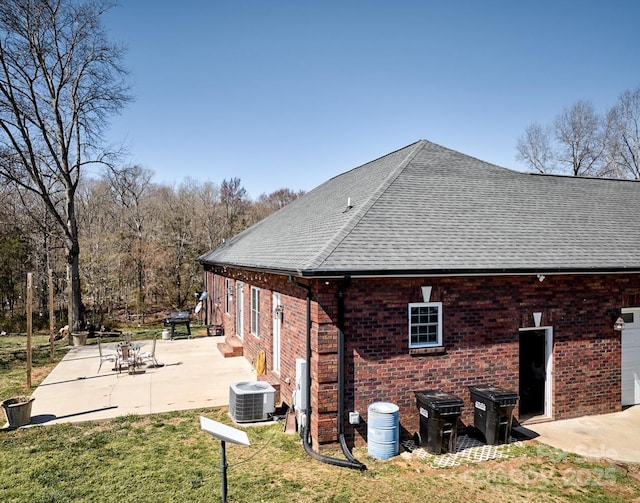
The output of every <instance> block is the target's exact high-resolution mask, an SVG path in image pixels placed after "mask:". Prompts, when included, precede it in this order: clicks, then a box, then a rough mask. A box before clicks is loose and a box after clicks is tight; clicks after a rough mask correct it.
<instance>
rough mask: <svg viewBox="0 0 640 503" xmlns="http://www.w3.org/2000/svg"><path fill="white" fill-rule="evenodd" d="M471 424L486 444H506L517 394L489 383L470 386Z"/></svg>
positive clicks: (509, 434)
mask: <svg viewBox="0 0 640 503" xmlns="http://www.w3.org/2000/svg"><path fill="white" fill-rule="evenodd" d="M469 391H470V392H471V403H472V404H473V425H474V427H475V428H476V430H478V431H479V432H480V433H482V435H483V436H484V438H485V441H486V443H487V444H488V445H496V444H508V443H509V439H510V438H511V423H512V421H513V409H514V408H515V406H516V404H517V403H518V399H519V397H518V394H517V393H514V392H513V391H510V390H507V389H502V388H496V387H495V386H491V385H484V386H470V387H469Z"/></svg>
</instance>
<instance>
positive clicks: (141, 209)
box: [108, 166, 154, 319]
mask: <svg viewBox="0 0 640 503" xmlns="http://www.w3.org/2000/svg"><path fill="white" fill-rule="evenodd" d="M152 177H153V172H152V171H150V170H148V169H144V168H142V167H140V166H130V167H126V168H123V169H121V170H119V171H115V170H113V171H111V172H110V173H109V176H108V179H109V183H110V186H111V194H112V197H113V201H114V202H115V204H116V206H117V207H118V208H119V209H120V222H121V224H122V227H123V229H122V239H121V241H122V244H123V246H125V247H126V251H125V252H126V253H127V256H128V257H129V260H131V261H133V264H132V265H133V268H132V269H133V270H134V271H135V289H136V306H137V310H138V313H137V314H138V316H141V317H142V318H143V319H144V314H145V308H146V306H145V304H146V273H147V262H148V261H149V256H148V253H147V248H148V244H149V236H150V230H149V229H148V227H149V220H152V217H153V209H152V208H151V207H150V206H149V198H150V197H151V195H152V191H153V189H154V186H153V184H151V179H152Z"/></svg>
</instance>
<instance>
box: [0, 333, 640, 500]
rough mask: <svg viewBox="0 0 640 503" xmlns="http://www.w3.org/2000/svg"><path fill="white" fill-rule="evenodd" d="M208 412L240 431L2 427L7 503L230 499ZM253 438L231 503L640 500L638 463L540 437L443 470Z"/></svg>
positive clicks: (269, 430)
mask: <svg viewBox="0 0 640 503" xmlns="http://www.w3.org/2000/svg"><path fill="white" fill-rule="evenodd" d="M2 349H4V348H3V340H0V350H2ZM63 351H64V350H63V349H62V348H61V349H60V352H61V353H62V352H63ZM47 357H48V354H47ZM43 360H45V361H46V360H47V358H44V359H43ZM38 361H39V362H40V363H44V362H42V361H41V359H38ZM21 365H23V362H21V361H20V360H19V359H18V360H14V361H13V363H11V364H10V365H5V366H3V367H0V379H1V380H2V391H3V393H7V392H10V393H15V392H17V391H20V392H24V391H25V390H24V388H20V384H19V383H18V382H17V381H18V380H19V379H17V376H18V375H24V372H21V370H22V369H20V368H19V367H20V366H21ZM45 368H46V367H45ZM5 379H6V380H8V382H14V384H11V385H7V386H5V382H4V381H5ZM3 398H4V397H3ZM200 415H205V416H206V417H209V418H211V419H214V420H217V421H221V422H224V423H226V424H231V421H230V420H229V417H228V414H227V411H226V408H221V409H207V410H200V411H186V412H175V413H167V414H159V415H154V416H127V417H123V418H118V419H114V420H109V421H104V422H87V423H77V424H72V425H53V426H39V427H27V428H20V429H18V430H14V431H2V432H0V501H2V502H3V503H6V502H24V501H28V502H30V503H44V502H76V501H77V502H92V501H95V502H112V501H113V502H116V501H130V502H213V501H220V486H221V482H220V442H219V441H217V440H216V439H214V438H213V437H211V436H210V435H208V434H206V433H205V432H203V431H201V430H200V426H199V416H200ZM247 433H248V436H249V439H250V441H251V446H250V447H243V446H238V445H232V444H228V445H227V461H228V463H229V468H228V481H229V486H228V501H230V502H247V503H253V502H256V503H257V502H287V503H292V502H294V503H298V502H301V503H304V502H331V503H337V502H344V503H348V502H349V503H350V502H363V503H365V502H366V503H372V502H385V503H388V502H400V503H403V502H406V503H414V502H434V503H435V502H464V503H471V502H481V501H485V502H491V503H498V502H515V501H522V502H535V501H539V502H550V501H551V502H553V501H576V502H594V503H595V502H603V501H604V502H606V501H610V502H614V501H615V502H627V501H634V500H635V501H638V500H640V482H639V480H638V477H639V472H638V466H635V465H634V466H624V465H619V464H613V463H589V462H587V461H585V460H584V459H582V458H580V457H577V456H572V455H567V454H566V453H563V452H561V451H557V450H554V449H551V448H548V447H545V446H542V445H539V444H537V443H536V442H534V441H531V442H527V443H525V444H524V445H523V446H522V447H517V448H514V449H512V450H513V453H512V454H513V457H511V458H510V459H506V460H495V461H486V462H482V463H477V464H469V465H465V466H460V467H456V468H443V469H435V468H432V467H431V465H430V463H429V461H428V460H420V459H417V458H408V457H403V456H397V457H395V458H393V459H392V460H389V461H378V460H375V459H372V458H371V457H369V456H368V454H367V451H366V448H357V449H355V454H356V457H358V459H360V460H361V461H363V462H365V463H366V464H367V466H368V470H367V471H365V472H358V471H353V470H348V469H345V468H338V467H334V466H331V465H327V464H324V463H322V462H319V461H316V460H314V459H312V458H310V457H309V456H308V455H307V454H306V453H305V452H304V450H303V448H302V446H301V443H300V439H299V437H298V436H297V435H295V434H294V435H290V434H286V433H284V432H283V426H282V424H279V423H267V424H265V425H264V426H257V427H250V428H247ZM328 454H333V455H337V454H336V453H328Z"/></svg>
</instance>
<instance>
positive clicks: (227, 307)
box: [224, 278, 231, 314]
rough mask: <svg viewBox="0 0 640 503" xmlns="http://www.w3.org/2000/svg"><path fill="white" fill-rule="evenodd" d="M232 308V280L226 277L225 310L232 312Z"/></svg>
mask: <svg viewBox="0 0 640 503" xmlns="http://www.w3.org/2000/svg"><path fill="white" fill-rule="evenodd" d="M230 308H231V280H230V279H229V278H224V312H225V313H226V314H229V313H230Z"/></svg>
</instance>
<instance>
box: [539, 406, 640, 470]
mask: <svg viewBox="0 0 640 503" xmlns="http://www.w3.org/2000/svg"><path fill="white" fill-rule="evenodd" d="M526 427H527V429H529V430H531V431H533V432H535V433H537V434H538V435H539V436H538V437H536V440H538V441H539V442H541V443H543V444H546V445H550V446H552V447H556V448H558V449H562V450H563V451H567V452H572V453H575V454H578V455H580V456H583V457H584V458H588V459H610V460H615V461H622V462H625V463H640V435H639V433H640V405H636V406H634V407H629V408H628V409H626V410H624V411H622V412H615V413H613V414H602V415H598V416H584V417H577V418H574V419H565V420H562V421H551V422H548V423H537V424H531V425H528V424H527V425H526Z"/></svg>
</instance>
